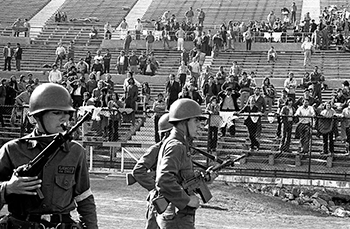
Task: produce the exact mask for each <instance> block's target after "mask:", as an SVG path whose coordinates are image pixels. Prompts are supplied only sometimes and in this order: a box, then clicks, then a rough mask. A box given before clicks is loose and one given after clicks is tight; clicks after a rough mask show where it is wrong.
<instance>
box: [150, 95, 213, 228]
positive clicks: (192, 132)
mask: <svg viewBox="0 0 350 229" xmlns="http://www.w3.org/2000/svg"><path fill="white" fill-rule="evenodd" d="M205 118H206V117H205V116H204V115H203V114H202V111H201V107H200V106H199V105H198V103H196V102H195V101H194V100H192V99H187V98H183V99H179V100H176V101H175V102H174V103H173V104H172V105H171V106H170V110H169V122H170V123H172V124H173V125H174V127H173V129H172V130H171V133H170V135H169V137H168V138H167V139H166V140H165V141H164V143H163V144H162V147H161V149H160V152H159V156H158V165H157V171H156V189H157V191H158V194H159V195H161V196H164V197H165V199H167V200H168V202H169V205H168V206H167V209H166V210H165V212H164V213H162V214H158V216H157V223H158V225H159V227H160V228H161V229H163V228H182V229H194V228H195V227H194V221H195V220H194V218H195V212H196V209H197V208H198V207H199V198H198V197H197V196H196V195H188V194H187V193H186V191H185V190H184V189H183V188H182V186H181V184H182V183H183V182H184V181H185V180H188V179H191V178H193V177H194V175H195V173H194V170H193V165H192V157H191V154H190V153H189V151H190V149H189V144H190V142H191V141H192V139H194V138H196V137H197V136H198V132H199V130H200V128H201V122H200V121H201V120H202V119H205ZM212 178H213V179H215V176H212Z"/></svg>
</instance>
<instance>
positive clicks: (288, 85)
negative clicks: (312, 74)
mask: <svg viewBox="0 0 350 229" xmlns="http://www.w3.org/2000/svg"><path fill="white" fill-rule="evenodd" d="M297 86H298V83H297V80H296V79H295V78H294V73H293V72H290V73H289V74H288V79H286V80H285V81H284V89H285V90H286V91H287V93H288V97H290V98H292V99H293V102H294V101H295V92H296V89H297Z"/></svg>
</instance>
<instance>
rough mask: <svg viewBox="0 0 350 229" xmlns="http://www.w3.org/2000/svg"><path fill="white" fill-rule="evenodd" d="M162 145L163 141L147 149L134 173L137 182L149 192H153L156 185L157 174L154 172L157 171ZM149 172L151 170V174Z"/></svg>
mask: <svg viewBox="0 0 350 229" xmlns="http://www.w3.org/2000/svg"><path fill="white" fill-rule="evenodd" d="M161 145H162V141H161V142H158V143H156V144H154V145H152V146H151V147H150V148H149V149H147V152H146V153H145V154H144V155H142V157H141V158H140V159H139V160H138V162H137V163H136V165H135V167H134V169H133V171H132V175H133V176H134V178H135V180H136V181H137V182H138V183H139V184H140V185H141V186H142V187H144V188H145V189H147V190H148V191H151V190H153V189H154V188H155V185H156V182H155V173H153V172H152V171H156V168H157V161H158V153H159V150H160V147H161ZM149 170H151V172H150V171H149Z"/></svg>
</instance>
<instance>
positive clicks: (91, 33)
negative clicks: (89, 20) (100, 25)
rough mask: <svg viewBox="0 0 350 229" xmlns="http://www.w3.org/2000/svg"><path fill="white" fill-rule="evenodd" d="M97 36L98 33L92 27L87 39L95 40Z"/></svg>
mask: <svg viewBox="0 0 350 229" xmlns="http://www.w3.org/2000/svg"><path fill="white" fill-rule="evenodd" d="M97 35H98V31H97V29H96V27H95V26H92V27H91V29H90V33H89V37H90V39H96V38H97Z"/></svg>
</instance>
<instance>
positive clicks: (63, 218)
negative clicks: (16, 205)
mask: <svg viewBox="0 0 350 229" xmlns="http://www.w3.org/2000/svg"><path fill="white" fill-rule="evenodd" d="M12 216H13V217H14V218H16V219H19V220H23V221H30V222H37V223H40V222H41V221H43V220H44V221H47V222H50V223H73V222H74V221H73V219H72V218H71V215H70V214H42V215H38V214H27V215H15V214H12Z"/></svg>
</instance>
